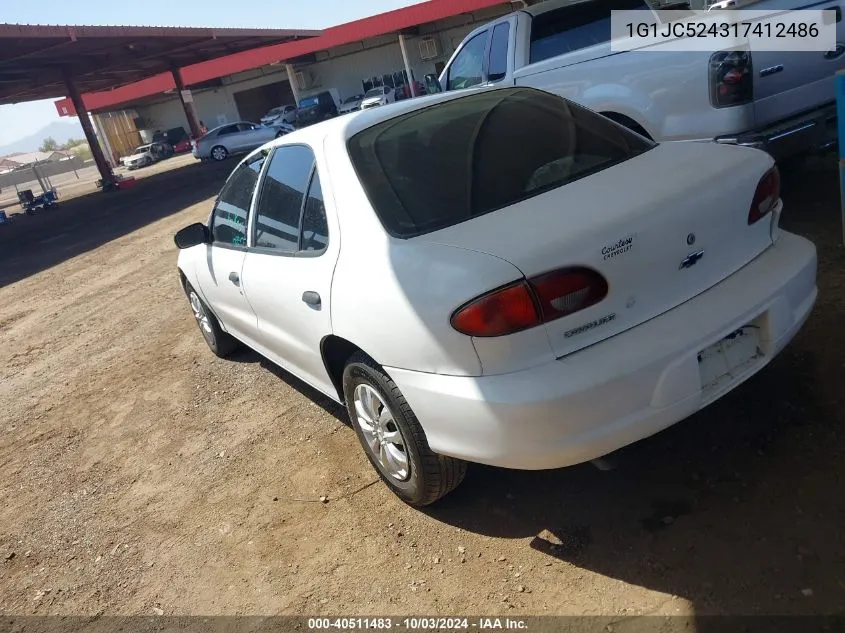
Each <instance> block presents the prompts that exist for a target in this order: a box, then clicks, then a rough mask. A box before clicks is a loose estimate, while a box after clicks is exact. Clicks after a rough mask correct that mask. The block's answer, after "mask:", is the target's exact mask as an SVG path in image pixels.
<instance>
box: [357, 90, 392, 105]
mask: <svg viewBox="0 0 845 633" xmlns="http://www.w3.org/2000/svg"><path fill="white" fill-rule="evenodd" d="M394 101H396V94H395V90H394V89H393V88H388V87H387V86H379V87H378V88H372V89H371V90H368V91H367V92H366V94H364V98H363V99H361V109H362V110H367V109H369V108H375V107H378V106H383V105H387V104H388V103H393V102H394Z"/></svg>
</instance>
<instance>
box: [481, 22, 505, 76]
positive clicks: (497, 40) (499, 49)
mask: <svg viewBox="0 0 845 633" xmlns="http://www.w3.org/2000/svg"><path fill="white" fill-rule="evenodd" d="M510 32H511V25H510V22H502V23H501V24H497V25H496V26H495V27H494V28H493V35H492V36H491V37H490V62H489V64H488V71H487V76H488V79H489V80H490V81H491V82H494V81H501V80H502V79H504V78H505V77H506V76H507V74H508V48H509V45H510Z"/></svg>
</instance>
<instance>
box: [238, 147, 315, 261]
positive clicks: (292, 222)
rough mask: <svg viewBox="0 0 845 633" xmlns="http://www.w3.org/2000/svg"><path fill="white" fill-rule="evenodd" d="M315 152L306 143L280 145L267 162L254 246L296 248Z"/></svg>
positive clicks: (294, 249)
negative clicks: (268, 162)
mask: <svg viewBox="0 0 845 633" xmlns="http://www.w3.org/2000/svg"><path fill="white" fill-rule="evenodd" d="M313 167H314V153H313V152H312V151H311V148H309V147H306V146H305V145H286V146H282V147H279V148H278V149H277V150H276V151H275V152H274V153H273V156H272V157H271V159H270V164H269V165H268V166H267V175H266V176H265V177H264V183H263V184H262V185H261V196H260V197H259V199H258V207H257V214H256V218H255V239H254V241H253V243H254V245H255V246H256V247H257V248H268V249H272V250H274V251H278V252H283V253H295V252H296V251H297V250H299V226H300V217H301V216H302V204H303V199H304V196H305V191H306V190H307V188H308V183H309V181H310V179H311V172H312V169H313Z"/></svg>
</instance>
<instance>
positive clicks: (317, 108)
mask: <svg viewBox="0 0 845 633" xmlns="http://www.w3.org/2000/svg"><path fill="white" fill-rule="evenodd" d="M337 114H338V107H337V102H336V101H335V98H334V95H332V93H331V92H329V91H328V90H324V91H323V92H318V93H316V94H313V95H310V96H307V97H303V98H302V99H301V100H300V102H299V109H298V110H297V111H296V120H297V123H298V125H299V127H305V126H307V125H313V124H314V123H319V122H320V121H326V120H328V119H331V118H333V117H336V116H337Z"/></svg>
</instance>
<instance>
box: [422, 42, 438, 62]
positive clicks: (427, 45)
mask: <svg viewBox="0 0 845 633" xmlns="http://www.w3.org/2000/svg"><path fill="white" fill-rule="evenodd" d="M419 45H420V59H421V60H423V61H428V60H429V59H435V58H436V57H439V56H440V52H439V50H438V47H437V40H436V39H434V38H433V37H426V38H423V39H421V40H420V42H419Z"/></svg>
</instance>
